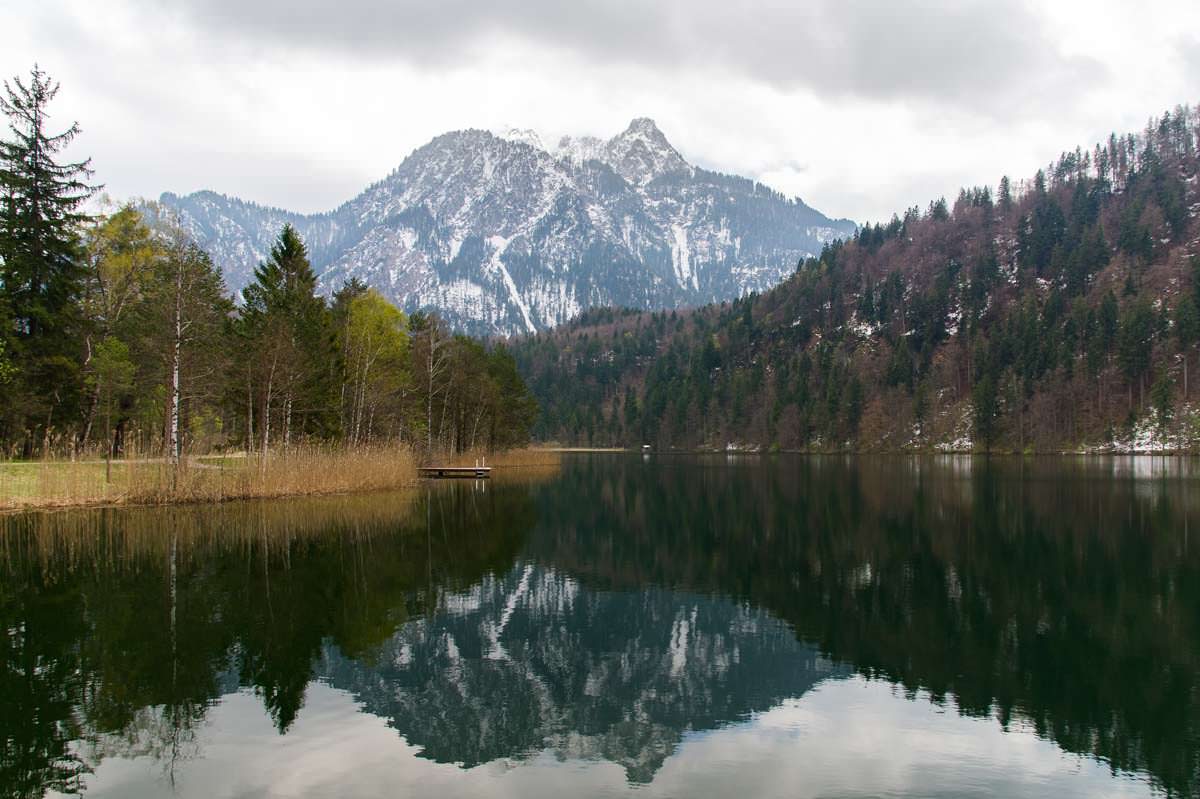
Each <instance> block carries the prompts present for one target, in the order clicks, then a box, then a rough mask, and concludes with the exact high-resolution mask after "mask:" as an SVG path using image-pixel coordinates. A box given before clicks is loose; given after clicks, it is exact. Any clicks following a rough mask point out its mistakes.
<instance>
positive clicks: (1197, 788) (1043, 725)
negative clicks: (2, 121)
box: [0, 454, 1200, 799]
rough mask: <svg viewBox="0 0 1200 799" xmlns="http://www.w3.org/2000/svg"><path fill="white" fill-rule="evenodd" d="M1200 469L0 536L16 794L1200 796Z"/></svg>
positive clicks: (170, 515)
mask: <svg viewBox="0 0 1200 799" xmlns="http://www.w3.org/2000/svg"><path fill="white" fill-rule="evenodd" d="M1198 523H1200V466H1197V465H1196V464H1195V463H1194V462H1193V461H1189V460H1184V459H1169V458H1079V459H1069V458H1047V459H1024V460H1022V459H992V460H988V459H982V458H969V457H957V456H953V457H952V456H946V457H925V458H906V457H894V458H887V457H880V458H865V457H864V458H848V457H847V458H843V457H801V456H795V457H791V456H779V457H767V456H762V457H758V456H723V455H722V456H682V455H681V456H672V455H657V454H655V455H648V456H642V455H640V454H637V455H615V454H593V455H586V454H580V455H569V456H565V458H564V462H563V465H562V468H561V470H558V471H555V472H552V473H545V472H515V473H514V474H513V475H512V476H504V475H498V476H497V478H496V479H494V480H491V481H479V482H475V481H469V482H451V481H442V482H435V483H430V484H429V485H426V486H422V487H421V488H420V489H418V490H414V491H411V492H406V493H401V494H386V495H361V496H342V497H330V498H322V499H298V500H292V501H274V502H259V503H231V504H227V505H222V506H219V507H208V506H205V507H201V506H191V507H174V508H165V509H103V510H88V511H72V512H61V513H39V514H25V515H20V516H8V517H2V518H0V624H2V626H3V629H4V632H5V635H4V637H3V639H2V641H3V644H2V645H3V652H2V654H0V659H2V660H3V671H2V672H0V730H2V731H3V748H2V749H0V796H5V797H9V796H12V797H36V796H59V795H69V794H77V793H86V795H87V796H88V797H91V798H92V799H99V797H122V799H127V798H136V797H154V796H164V795H175V796H180V797H206V798H207V797H268V796H270V797H340V796H363V797H385V796H386V797H392V796H430V797H435V796H436V797H451V796H463V797H482V796H514V797H516V796H520V797H561V796H564V795H566V796H573V797H592V796H624V795H627V794H631V793H637V794H638V795H641V796H646V797H685V796H686V797H718V796H733V795H741V796H746V797H789V798H792V797H830V796H838V797H879V796H886V797H904V796H922V797H929V796H945V797H962V796H1017V797H1021V796H1056V797H1126V796H1152V795H1180V796H1186V795H1196V794H1197V793H1198V792H1200V734H1198V733H1200V681H1198V679H1200V553H1198V551H1197V546H1196V545H1192V544H1191V543H1190V540H1189V539H1190V531H1191V529H1193V528H1196V526H1197V524H1198Z"/></svg>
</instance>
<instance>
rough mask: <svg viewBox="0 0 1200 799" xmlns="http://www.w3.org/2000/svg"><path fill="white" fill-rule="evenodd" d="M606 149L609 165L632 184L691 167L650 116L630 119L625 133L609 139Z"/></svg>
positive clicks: (645, 181)
mask: <svg viewBox="0 0 1200 799" xmlns="http://www.w3.org/2000/svg"><path fill="white" fill-rule="evenodd" d="M605 151H606V156H607V157H606V161H607V162H608V164H609V165H610V166H611V167H612V168H613V169H615V170H616V171H617V173H618V174H620V175H621V177H623V178H625V180H627V181H629V182H630V183H633V184H635V185H645V184H646V183H649V182H650V181H652V180H654V179H655V178H657V177H659V176H661V175H665V174H668V173H670V172H681V171H684V170H687V169H689V168H690V167H689V165H688V162H687V161H685V160H684V158H683V156H682V155H680V154H679V151H678V150H676V149H675V148H674V147H673V146H672V145H671V143H670V142H669V141H667V137H666V136H664V135H663V132H662V131H661V130H659V129H658V125H657V124H655V122H654V120H653V119H650V118H649V117H639V118H637V119H635V120H633V121H632V122H630V123H629V127H627V128H626V129H625V131H624V132H622V133H620V134H618V135H616V136H614V137H613V138H612V139H610V140H609V142H608V145H607V146H606V147H605Z"/></svg>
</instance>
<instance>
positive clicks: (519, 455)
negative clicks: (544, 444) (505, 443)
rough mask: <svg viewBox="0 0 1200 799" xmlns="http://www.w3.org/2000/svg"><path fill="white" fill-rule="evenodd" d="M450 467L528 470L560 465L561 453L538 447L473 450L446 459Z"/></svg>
mask: <svg viewBox="0 0 1200 799" xmlns="http://www.w3.org/2000/svg"><path fill="white" fill-rule="evenodd" d="M447 460H448V463H449V465H450V466H474V465H475V464H476V463H486V464H487V465H488V466H493V467H495V468H497V469H529V468H534V467H537V468H541V467H547V466H553V467H558V466H561V465H562V453H561V452H559V451H558V450H551V449H542V448H540V447H525V448H524V449H513V450H509V451H507V452H484V451H482V450H475V451H470V452H464V453H462V454H461V455H455V456H453V457H451V458H448V459H447Z"/></svg>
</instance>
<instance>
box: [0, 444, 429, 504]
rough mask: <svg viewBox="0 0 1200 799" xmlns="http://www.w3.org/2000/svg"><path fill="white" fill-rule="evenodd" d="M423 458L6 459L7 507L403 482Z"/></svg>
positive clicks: (332, 490)
mask: <svg viewBox="0 0 1200 799" xmlns="http://www.w3.org/2000/svg"><path fill="white" fill-rule="evenodd" d="M416 476H417V474H416V461H415V459H414V458H413V455H412V453H411V452H410V451H409V450H407V449H401V448H397V447H358V448H355V449H346V448H342V447H322V446H299V447H292V448H290V449H287V450H282V451H277V452H272V453H270V454H268V455H267V456H266V457H263V456H261V455H255V456H249V457H247V456H244V455H243V456H222V457H214V458H188V459H186V460H185V461H183V462H182V463H180V464H179V465H178V466H173V465H171V464H168V463H166V462H164V461H161V460H132V461H114V462H113V463H112V465H111V469H110V468H108V467H107V466H106V464H105V463H104V462H103V461H53V460H51V461H37V462H30V463H8V464H0V509H21V508H52V507H74V506H87V505H161V504H169V503H178V502H222V501H226V500H232V499H253V498H269V497H284V496H309V495H318V494H338V493H347V492H352V491H379V490H385V489H393V488H403V487H405V486H409V485H412V484H413V483H414V482H415V481H416Z"/></svg>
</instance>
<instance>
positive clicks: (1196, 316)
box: [1175, 294, 1200, 401]
mask: <svg viewBox="0 0 1200 799" xmlns="http://www.w3.org/2000/svg"><path fill="white" fill-rule="evenodd" d="M1175 339H1176V340H1177V341H1178V342H1179V354H1180V355H1182V356H1183V398H1184V400H1185V401H1186V400H1187V396H1188V361H1189V360H1191V357H1192V348H1194V347H1195V346H1196V341H1197V340H1200V313H1197V311H1196V302H1195V300H1193V299H1192V298H1191V297H1190V296H1188V295H1186V294H1185V295H1184V296H1182V297H1180V299H1179V305H1177V306H1176V308H1175Z"/></svg>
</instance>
